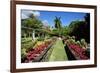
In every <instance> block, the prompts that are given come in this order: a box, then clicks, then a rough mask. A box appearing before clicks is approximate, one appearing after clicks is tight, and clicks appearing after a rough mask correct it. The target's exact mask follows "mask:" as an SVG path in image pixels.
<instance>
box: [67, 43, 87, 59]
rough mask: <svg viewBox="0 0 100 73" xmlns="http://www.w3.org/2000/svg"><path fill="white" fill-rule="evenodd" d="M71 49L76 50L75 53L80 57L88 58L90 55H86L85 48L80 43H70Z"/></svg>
mask: <svg viewBox="0 0 100 73" xmlns="http://www.w3.org/2000/svg"><path fill="white" fill-rule="evenodd" d="M68 46H69V49H70V50H72V51H74V53H73V54H74V55H75V56H78V57H79V59H82V60H83V59H88V57H87V56H86V55H85V50H84V49H83V48H81V47H80V46H79V45H76V44H70V45H68Z"/></svg>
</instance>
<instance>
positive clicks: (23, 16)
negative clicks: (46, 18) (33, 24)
mask: <svg viewBox="0 0 100 73" xmlns="http://www.w3.org/2000/svg"><path fill="white" fill-rule="evenodd" d="M31 14H33V15H34V16H35V17H39V16H40V12H39V11H33V10H22V19H25V18H28V17H29V16H30V15H31Z"/></svg>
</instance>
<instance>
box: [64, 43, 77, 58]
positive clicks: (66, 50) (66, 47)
mask: <svg viewBox="0 0 100 73" xmlns="http://www.w3.org/2000/svg"><path fill="white" fill-rule="evenodd" d="M64 48H65V52H66V54H67V57H68V60H76V58H75V57H74V55H73V54H72V53H71V51H70V50H69V48H68V46H67V45H65V46H64Z"/></svg>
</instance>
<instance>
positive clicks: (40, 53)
mask: <svg viewBox="0 0 100 73" xmlns="http://www.w3.org/2000/svg"><path fill="white" fill-rule="evenodd" d="M27 12H28V11H27ZM33 12H36V11H33ZM40 12H41V13H42V11H40ZM44 13H45V15H46V12H44ZM51 13H53V12H51ZM59 14H63V13H61V12H60V13H59ZM71 14H72V13H70V15H71ZM73 14H74V13H73ZM77 14H78V13H77ZM83 14H84V15H83V17H82V20H72V21H70V23H69V24H66V25H63V24H64V23H63V16H62V15H56V14H55V15H51V16H53V17H52V21H51V22H52V26H51V25H50V24H49V23H47V22H46V21H45V22H43V20H42V19H40V18H39V16H37V15H36V14H34V13H33V14H32V13H29V14H28V16H27V17H25V15H24V17H23V16H22V19H21V62H22V63H29V62H51V61H72V60H88V59H90V14H89V13H83ZM48 16H49V17H50V15H48ZM68 18H69V19H70V18H71V17H68V16H66V19H68ZM76 18H77V17H76ZM46 20H48V22H49V18H48V19H46ZM66 22H67V20H66Z"/></svg>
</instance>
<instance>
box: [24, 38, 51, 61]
mask: <svg viewBox="0 0 100 73" xmlns="http://www.w3.org/2000/svg"><path fill="white" fill-rule="evenodd" d="M51 45H52V40H48V41H45V42H43V43H41V44H39V45H37V46H35V47H34V48H32V49H31V50H30V51H28V52H27V53H26V57H25V59H24V62H23V63H28V62H38V61H40V59H41V58H42V57H43V55H44V54H45V53H46V51H47V50H48V49H49V47H50V46H51Z"/></svg>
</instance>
